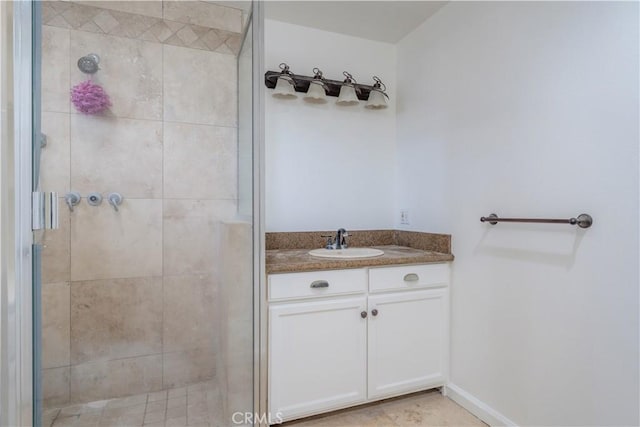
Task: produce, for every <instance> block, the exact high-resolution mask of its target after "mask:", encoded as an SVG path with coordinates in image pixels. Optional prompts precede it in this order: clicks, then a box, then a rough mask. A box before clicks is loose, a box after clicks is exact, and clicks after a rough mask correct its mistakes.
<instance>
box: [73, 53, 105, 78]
mask: <svg viewBox="0 0 640 427" xmlns="http://www.w3.org/2000/svg"><path fill="white" fill-rule="evenodd" d="M99 63H100V57H99V56H98V55H96V54H95V53H90V54H88V55H85V56H83V57H82V58H80V59H78V68H79V69H80V71H82V72H83V73H85V74H95V73H96V72H97V71H98V70H99V69H100V68H99V67H98V64H99Z"/></svg>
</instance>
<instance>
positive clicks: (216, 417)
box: [42, 381, 228, 427]
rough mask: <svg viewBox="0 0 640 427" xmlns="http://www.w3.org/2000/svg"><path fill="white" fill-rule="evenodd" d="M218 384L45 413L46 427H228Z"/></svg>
mask: <svg viewBox="0 0 640 427" xmlns="http://www.w3.org/2000/svg"><path fill="white" fill-rule="evenodd" d="M222 417H223V415H222V400H221V396H220V392H219V390H218V388H217V387H216V385H215V382H213V381H210V382H203V383H198V384H195V385H190V386H188V387H182V388H174V389H170V390H163V391H158V392H154V393H147V394H139V395H135V396H129V397H123V398H120V399H111V400H101V401H97V402H90V403H83V404H77V405H72V406H67V407H63V408H52V409H45V410H44V413H43V417H42V418H43V422H42V425H43V426H44V427H52V426H53V427H63V426H65V427H66V426H74V427H115V426H127V427H130V426H137V427H139V426H149V427H152V426H203V427H208V426H210V427H214V426H215V427H217V426H226V425H227V424H228V423H225V422H224V420H223V419H222Z"/></svg>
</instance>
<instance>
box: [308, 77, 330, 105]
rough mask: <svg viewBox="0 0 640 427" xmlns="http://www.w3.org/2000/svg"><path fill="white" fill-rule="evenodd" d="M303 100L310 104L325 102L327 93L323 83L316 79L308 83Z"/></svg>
mask: <svg viewBox="0 0 640 427" xmlns="http://www.w3.org/2000/svg"><path fill="white" fill-rule="evenodd" d="M304 100H305V101H306V102H310V103H312V104H326V103H327V93H326V92H325V90H324V86H323V84H322V83H321V82H316V81H312V82H311V83H309V90H308V91H307V94H306V95H305V96H304Z"/></svg>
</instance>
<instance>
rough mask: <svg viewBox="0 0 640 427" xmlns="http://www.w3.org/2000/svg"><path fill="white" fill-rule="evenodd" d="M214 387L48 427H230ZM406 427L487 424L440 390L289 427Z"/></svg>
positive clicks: (55, 420)
mask: <svg viewBox="0 0 640 427" xmlns="http://www.w3.org/2000/svg"><path fill="white" fill-rule="evenodd" d="M221 413H222V404H221V398H220V394H219V392H218V390H217V388H216V387H215V384H214V383H213V382H206V383H200V384H196V385H192V386H189V387H183V388H176V389H171V390H163V391H159V392H155V393H149V394H141V395H136V396H130V397H124V398H120V399H111V400H101V401H98V402H91V403H84V404H78V405H73V406H67V407H64V408H55V409H48V410H45V411H44V414H43V423H42V424H43V426H44V427H66V426H73V427H115V426H127V427H130V426H135V427H141V426H145V427H146V426H149V427H157V426H176V427H177V426H201V427H230V426H232V423H230V422H225V421H224V420H222V419H221V415H220V414H221ZM290 426H291V427H374V426H375V427H405V426H424V427H435V426H455V427H463V426H473V427H486V426H487V425H486V424H485V423H483V422H482V421H480V420H479V419H478V418H476V417H475V416H474V415H472V414H471V413H469V412H467V411H466V410H465V409H463V408H462V407H461V406H459V405H458V404H457V403H455V402H454V401H452V400H451V399H449V398H447V397H444V396H442V395H441V394H440V392H439V391H437V390H430V391H426V392H420V393H414V394H411V395H408V396H404V397H398V398H394V399H389V400H384V401H382V402H377V403H373V404H370V405H365V406H359V407H356V408H352V409H345V410H342V411H337V412H333V413H330V414H326V415H319V416H315V417H311V418H306V419H303V420H297V421H291V422H288V423H285V424H283V427H290Z"/></svg>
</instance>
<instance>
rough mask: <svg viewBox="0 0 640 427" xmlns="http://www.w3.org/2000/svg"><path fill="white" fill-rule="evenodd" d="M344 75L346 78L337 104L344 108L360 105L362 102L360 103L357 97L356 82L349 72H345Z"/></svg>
mask: <svg viewBox="0 0 640 427" xmlns="http://www.w3.org/2000/svg"><path fill="white" fill-rule="evenodd" d="M342 74H344V76H345V77H346V78H345V79H344V81H343V82H342V87H341V88H340V95H338V100H337V101H336V104H337V105H342V106H352V105H358V104H359V103H360V101H358V96H357V95H356V83H357V82H356V80H355V79H354V78H353V76H352V75H351V74H349V72H347V71H343V72H342Z"/></svg>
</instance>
